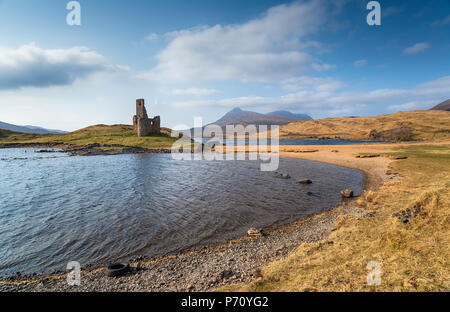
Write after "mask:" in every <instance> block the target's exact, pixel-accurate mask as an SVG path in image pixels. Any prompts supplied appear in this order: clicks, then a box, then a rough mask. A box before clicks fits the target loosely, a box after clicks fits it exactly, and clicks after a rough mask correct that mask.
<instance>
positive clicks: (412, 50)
mask: <svg viewBox="0 0 450 312" xmlns="http://www.w3.org/2000/svg"><path fill="white" fill-rule="evenodd" d="M429 47H430V45H429V44H428V43H426V42H419V43H416V44H415V45H412V46H410V47H407V48H406V49H404V50H403V53H404V54H416V53H420V52H423V51H425V50H426V49H428V48H429Z"/></svg>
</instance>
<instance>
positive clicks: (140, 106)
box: [133, 99, 161, 137]
mask: <svg viewBox="0 0 450 312" xmlns="http://www.w3.org/2000/svg"><path fill="white" fill-rule="evenodd" d="M133 131H134V132H135V133H137V135H138V136H140V137H142V136H146V135H149V134H153V133H161V119H160V117H159V116H155V117H154V118H148V116H147V110H146V109H145V105H144V99H137V100H136V115H134V116H133Z"/></svg>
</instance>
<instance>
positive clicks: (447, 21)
mask: <svg viewBox="0 0 450 312" xmlns="http://www.w3.org/2000/svg"><path fill="white" fill-rule="evenodd" d="M447 24H450V15H447V17H445V18H444V19H442V20H439V21H435V22H433V24H432V25H433V26H442V25H447Z"/></svg>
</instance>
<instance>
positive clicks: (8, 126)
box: [0, 121, 66, 134]
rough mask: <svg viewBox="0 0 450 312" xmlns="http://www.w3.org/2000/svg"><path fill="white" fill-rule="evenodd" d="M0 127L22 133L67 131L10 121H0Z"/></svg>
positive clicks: (59, 132) (57, 132) (58, 132)
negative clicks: (14, 123) (15, 123)
mask: <svg viewBox="0 0 450 312" xmlns="http://www.w3.org/2000/svg"><path fill="white" fill-rule="evenodd" d="M0 129H4V130H9V131H14V132H22V133H34V134H61V133H66V131H62V130H55V129H46V128H43V127H36V126H18V125H13V124H10V123H6V122H2V121H0Z"/></svg>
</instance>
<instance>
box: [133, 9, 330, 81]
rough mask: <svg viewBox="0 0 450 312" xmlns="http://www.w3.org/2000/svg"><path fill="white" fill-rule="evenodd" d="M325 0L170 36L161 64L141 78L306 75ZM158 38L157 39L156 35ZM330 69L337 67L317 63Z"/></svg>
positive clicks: (244, 78) (275, 78)
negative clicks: (312, 35)
mask: <svg viewBox="0 0 450 312" xmlns="http://www.w3.org/2000/svg"><path fill="white" fill-rule="evenodd" d="M326 6H327V5H326V4H325V3H324V2H323V1H309V2H302V3H300V2H294V3H291V4H283V5H279V6H275V7H272V8H270V9H269V10H268V11H267V12H266V13H265V14H264V15H263V16H261V17H260V18H257V19H253V20H250V21H248V22H246V23H243V24H233V25H215V26H200V27H195V28H192V29H187V30H181V31H176V32H172V33H168V34H166V35H165V38H166V39H167V40H168V45H167V47H166V48H165V49H164V50H162V51H161V52H160V53H159V54H158V55H157V60H158V62H159V63H158V65H157V66H156V67H155V68H153V69H152V70H150V71H147V72H143V73H140V75H139V76H140V77H142V78H147V79H151V80H160V79H163V80H169V81H192V80H231V79H233V80H239V81H253V82H272V81H278V80H280V79H286V78H290V77H294V76H298V75H300V74H303V73H305V72H307V71H308V70H309V69H310V67H311V63H312V61H313V60H314V58H313V57H312V56H311V55H310V54H309V53H308V52H307V49H308V48H314V47H316V48H317V43H315V42H310V41H308V40H307V39H306V37H307V36H308V35H310V34H312V33H314V32H315V31H317V30H318V28H319V27H320V26H321V25H322V24H323V22H324V21H325V7H326ZM152 37H153V36H152ZM315 68H316V70H327V69H331V68H333V66H332V65H326V64H325V65H316V66H315Z"/></svg>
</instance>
